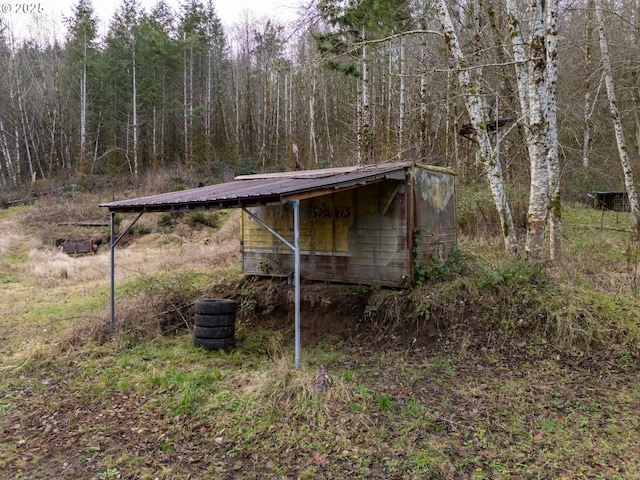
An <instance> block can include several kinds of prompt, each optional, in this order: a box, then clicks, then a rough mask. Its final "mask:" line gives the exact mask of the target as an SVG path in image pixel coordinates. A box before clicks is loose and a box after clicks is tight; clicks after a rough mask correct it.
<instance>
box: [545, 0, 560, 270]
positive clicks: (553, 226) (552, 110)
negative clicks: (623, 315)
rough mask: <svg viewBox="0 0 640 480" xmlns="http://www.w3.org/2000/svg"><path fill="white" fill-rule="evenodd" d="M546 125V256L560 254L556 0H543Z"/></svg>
mask: <svg viewBox="0 0 640 480" xmlns="http://www.w3.org/2000/svg"><path fill="white" fill-rule="evenodd" d="M546 8H547V17H546V31H547V38H546V42H547V125H548V136H547V140H548V142H549V148H548V152H547V161H548V165H549V257H550V258H551V260H556V259H558V258H560V256H561V255H562V222H561V216H562V191H561V189H560V162H559V160H558V122H557V105H558V0H547V4H546Z"/></svg>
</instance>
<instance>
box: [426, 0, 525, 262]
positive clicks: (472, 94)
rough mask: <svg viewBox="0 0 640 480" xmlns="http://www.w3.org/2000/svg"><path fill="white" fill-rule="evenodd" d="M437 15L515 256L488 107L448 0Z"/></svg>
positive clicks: (442, 2)
mask: <svg viewBox="0 0 640 480" xmlns="http://www.w3.org/2000/svg"><path fill="white" fill-rule="evenodd" d="M436 9H437V14H438V18H439V20H440V23H441V24H442V29H443V31H444V38H445V42H446V43H447V47H448V48H449V51H450V52H451V54H452V56H453V59H454V61H455V64H456V68H457V70H458V83H459V85H460V88H461V89H462V92H463V95H464V97H465V104H466V107H467V112H468V114H469V118H470V120H471V127H472V130H473V132H472V135H473V138H474V141H475V142H476V143H477V145H478V153H479V157H480V160H481V162H482V165H483V167H484V171H485V174H486V176H487V179H488V181H489V187H490V189H491V193H492V195H493V200H494V203H495V205H496V208H497V210H498V216H499V218H500V224H501V226H502V233H503V238H504V244H505V248H506V249H507V251H508V252H510V253H512V254H515V253H517V252H518V241H517V238H516V231H515V226H514V223H513V218H512V216H511V209H510V207H509V203H508V201H507V194H506V191H505V188H504V180H503V172H502V166H501V165H500V161H499V158H498V157H497V156H496V155H495V151H494V149H493V146H492V145H491V141H490V139H489V135H488V132H487V124H486V121H485V116H484V114H483V110H484V107H485V105H483V104H484V101H483V99H482V97H481V96H480V95H479V94H478V84H477V82H474V81H473V80H472V79H471V74H470V69H469V66H468V64H467V60H466V57H465V56H464V53H463V52H462V48H461V47H460V43H459V41H458V36H457V34H456V31H455V29H454V27H453V22H452V21H451V16H450V14H449V7H448V6H447V4H446V2H445V0H439V1H438V3H437V5H436Z"/></svg>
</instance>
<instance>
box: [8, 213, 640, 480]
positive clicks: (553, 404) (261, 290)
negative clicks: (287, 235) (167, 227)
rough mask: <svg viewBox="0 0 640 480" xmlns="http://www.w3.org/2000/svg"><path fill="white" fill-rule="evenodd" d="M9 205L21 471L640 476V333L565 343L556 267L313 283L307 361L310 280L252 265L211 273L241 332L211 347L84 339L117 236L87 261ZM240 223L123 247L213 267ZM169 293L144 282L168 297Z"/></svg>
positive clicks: (12, 408) (127, 258)
mask: <svg viewBox="0 0 640 480" xmlns="http://www.w3.org/2000/svg"><path fill="white" fill-rule="evenodd" d="M0 222H1V223H2V225H0V257H1V259H0V282H1V283H2V284H3V285H2V287H3V288H2V293H0V296H2V301H1V302H0V305H1V306H0V308H1V309H2V310H1V312H0V313H2V316H1V317H0V339H1V343H0V345H2V346H1V347H0V352H1V353H0V355H2V360H1V361H0V412H1V414H0V469H2V472H3V473H2V476H3V478H28V479H70V478H96V479H107V478H123V479H124V478H130V479H145V478H148V479H155V478H167V479H169V478H171V479H179V478H183V479H186V478H189V479H206V478H213V479H223V478H224V479H235V478H237V479H241V478H242V479H247V478H248V479H265V478H274V479H276V478H277V479H282V478H287V479H297V478H301V479H321V478H331V479H345V478H362V479H376V478H378V479H411V478H443V479H470V478H475V479H482V478H486V479H501V478H504V479H507V478H536V479H537V478H547V479H561V478H566V479H578V478H607V479H631V478H640V460H639V458H638V454H637V445H639V444H640V423H639V420H638V416H637V406H638V404H640V393H639V392H640V377H639V374H638V364H637V358H636V357H635V356H634V354H633V349H629V348H627V347H626V346H624V345H623V344H622V340H621V341H619V342H615V343H612V344H611V348H612V350H616V349H617V353H616V352H614V351H609V352H602V351H598V350H595V349H589V348H586V347H585V348H578V347H573V348H559V347H558V345H554V344H552V343H551V342H550V341H548V339H547V338H546V337H545V336H544V335H543V334H542V333H544V328H542V329H536V328H534V322H533V320H535V319H536V318H538V317H537V315H539V312H541V311H543V312H544V311H545V310H541V307H540V305H537V304H536V303H535V298H536V296H540V295H541V293H540V292H542V291H543V288H547V285H541V286H540V290H538V289H536V288H537V287H536V286H535V285H534V284H533V282H531V279H528V278H527V279H525V281H524V283H526V284H527V285H530V284H532V285H533V286H532V287H531V289H530V291H529V290H527V289H524V288H523V287H522V285H523V283H518V284H515V285H514V286H511V287H510V286H509V285H507V284H505V283H500V284H499V286H498V287H497V288H494V289H490V288H485V289H475V290H474V289H473V288H472V286H471V285H470V284H467V283H464V282H459V284H456V285H446V286H445V285H440V286H439V285H437V284H432V285H426V286H425V287H423V288H422V289H418V290H416V291H415V292H402V291H393V290H381V289H369V288H366V287H362V286H360V287H358V286H344V285H329V284H314V283H305V284H304V285H302V299H303V305H302V308H303V312H302V313H303V314H302V318H303V327H302V340H303V350H302V368H301V369H300V370H299V371H295V370H293V368H292V366H293V358H292V346H293V309H292V291H293V290H292V287H291V286H290V285H287V284H286V282H284V283H283V282H282V280H276V279H261V280H250V281H245V280H243V279H239V278H237V275H236V274H234V275H235V277H234V275H231V277H233V278H232V279H231V280H227V279H225V278H219V277H212V278H214V279H215V282H214V283H213V284H212V285H210V286H209V287H208V290H207V292H208V295H209V296H214V295H221V296H231V297H233V298H235V299H236V300H237V301H238V306H239V309H238V316H237V331H236V346H235V348H233V349H231V350H229V351H217V352H206V351H204V350H201V349H196V348H194V347H193V344H192V341H191V337H190V333H189V332H188V331H187V330H186V328H182V329H181V330H180V329H179V330H178V331H177V332H176V333H175V334H173V335H169V336H156V337H153V336H152V337H150V338H143V339H134V338H130V337H127V335H126V332H125V333H123V334H122V335H120V336H118V337H117V338H116V340H115V341H107V342H106V343H101V342H92V341H91V340H90V339H87V340H86V341H85V342H84V343H80V344H78V346H76V347H74V348H68V347H67V346H65V345H64V344H63V342H61V341H60V338H62V337H63V335H64V334H66V333H67V332H68V328H69V325H72V326H74V325H78V324H80V323H90V321H91V320H92V318H94V317H95V318H96V319H98V320H99V321H104V319H105V316H104V314H105V309H106V305H107V296H106V293H107V278H106V276H105V275H104V268H105V266H106V265H108V261H107V262H105V260H106V259H105V258H104V257H105V256H106V253H105V252H100V253H99V254H98V255H97V256H95V257H88V258H86V259H73V261H71V260H70V259H68V258H66V257H59V256H58V253H56V252H53V251H51V250H47V249H46V248H45V247H42V246H40V244H39V243H38V241H34V240H33V231H31V230H29V229H25V228H23V227H22V226H21V225H22V223H21V222H19V221H16V217H15V216H14V215H10V216H4V217H0ZM8 226H11V228H8ZM180 228H183V227H180ZM235 229H237V224H236V225H235V226H234V224H233V222H228V223H226V224H225V227H223V228H222V229H220V230H216V231H206V230H201V229H191V230H189V231H186V230H185V231H182V232H180V233H179V234H175V236H174V237H171V238H169V240H167V238H166V236H165V237H162V236H159V235H158V236H156V235H154V234H151V235H146V236H144V237H142V238H138V239H136V240H135V241H134V242H133V243H131V244H129V246H127V247H126V248H125V249H123V250H122V251H118V258H119V259H120V261H121V262H122V264H121V265H122V266H123V269H122V271H121V273H120V274H119V275H120V277H119V279H118V280H119V284H123V285H125V284H126V285H128V284H129V283H131V287H130V288H131V289H132V290H133V289H134V287H136V288H138V285H139V284H143V285H147V284H148V283H149V281H148V277H147V275H151V277H150V278H151V279H152V280H153V282H151V283H152V284H153V285H152V287H153V288H158V287H157V286H158V285H161V286H162V285H163V282H164V281H165V280H166V279H167V278H169V274H168V273H166V272H172V273H174V274H176V272H181V271H183V270H185V269H186V270H187V271H188V273H189V275H190V276H191V277H193V278H196V279H200V278H201V277H199V276H197V275H196V273H197V274H198V275H200V274H201V271H200V270H197V271H196V269H193V267H187V265H189V264H190V263H193V259H194V258H197V259H199V261H200V266H202V267H204V268H203V270H204V271H206V272H208V274H210V273H211V272H210V271H213V270H220V269H225V268H229V265H233V264H234V263H237V253H234V252H237V247H238V243H237V235H235V234H234V233H233V232H234V231H237V230H235ZM7 232H11V234H9V233H7ZM76 260H78V261H76ZM65 262H67V263H65ZM157 271H162V272H163V275H162V276H160V275H158V274H156V273H153V272H157ZM64 272H66V274H65V273H64ZM503 274H504V272H503ZM504 275H506V274H504ZM191 277H190V278H191ZM207 278H208V277H207ZM488 278H489V279H492V278H494V276H489V277H488ZM198 281H200V280H198ZM145 282H146V283H145ZM172 285H173V284H172V283H169V287H171V286H172ZM87 286H89V287H90V288H87ZM5 287H6V288H5ZM146 288H149V287H146ZM447 288H449V290H447ZM136 291H139V290H136ZM143 291H144V290H143ZM154 291H155V290H154ZM42 292H45V293H42ZM166 292H167V290H166V289H162V290H160V294H156V295H155V296H151V295H147V296H145V295H142V296H141V295H138V297H137V298H139V299H140V300H139V302H140V303H143V307H144V309H145V310H148V311H153V305H152V304H151V301H153V302H158V301H159V299H158V298H157V297H160V296H162V295H163V294H166ZM125 293H126V292H124V291H123V292H121V296H122V297H126V294H125ZM449 296H451V297H452V298H454V300H453V301H451V300H450V299H449ZM179 298H182V297H179ZM125 300H126V298H125ZM165 300H167V299H165ZM34 302H37V303H38V304H39V307H40V308H41V309H40V310H37V311H34V309H33V308H32V305H33V303H34ZM145 302H146V303H145ZM124 303H125V304H126V302H124ZM514 303H517V305H519V309H514V308H513V304H514ZM548 307H549V308H552V307H553V305H550V306H548ZM136 308H137V306H136ZM505 309H508V310H505ZM505 311H509V312H512V313H513V312H515V313H517V318H516V317H514V321H513V322H511V321H509V322H507V321H506V320H508V319H505V316H504V312H505ZM128 312H129V316H135V315H136V314H137V313H139V312H140V310H136V309H132V308H131V309H130V310H128ZM585 312H586V313H589V312H588V311H581V312H579V313H580V314H581V315H583V316H585V315H586V313H585ZM125 313H126V312H125ZM515 313H514V315H515ZM491 315H494V316H495V317H496V318H495V322H494V323H493V324H491V323H488V322H487V321H486V318H488V317H491ZM43 319H46V321H43ZM483 319H485V320H484V321H481V320H483ZM133 320H135V318H132V319H129V321H133ZM511 323H514V324H515V325H516V327H513V326H512V325H511ZM545 328H546V327H545ZM501 329H502V330H501ZM42 330H47V331H46V332H43V331H42ZM77 331H78V332H83V330H77ZM87 332H89V330H87ZM614 333H615V332H610V334H611V335H612V336H615V335H614ZM576 335H577V333H576ZM585 338H586V336H585ZM623 347H624V348H623ZM321 364H323V365H327V366H328V371H329V374H330V376H331V378H332V384H331V387H330V388H329V390H328V391H327V393H326V394H324V395H320V394H318V393H317V392H316V391H315V389H314V376H315V374H316V371H317V368H318V366H319V365H321Z"/></svg>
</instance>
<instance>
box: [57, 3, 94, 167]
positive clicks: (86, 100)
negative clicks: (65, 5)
mask: <svg viewBox="0 0 640 480" xmlns="http://www.w3.org/2000/svg"><path fill="white" fill-rule="evenodd" d="M97 23H98V20H97V17H96V16H95V14H94V9H93V5H92V2H91V0H79V1H78V3H77V4H76V6H75V7H74V10H73V13H72V15H71V16H70V17H67V18H65V25H66V27H67V36H66V41H65V46H64V48H65V84H67V85H70V86H72V92H73V94H74V95H73V99H72V104H73V105H74V107H73V110H74V112H72V111H70V112H68V118H69V120H71V119H75V118H78V119H79V126H78V127H79V128H78V135H77V138H78V142H77V143H74V144H73V145H74V151H77V152H78V159H79V160H78V165H77V170H78V171H79V173H81V174H87V173H89V171H90V166H89V155H90V152H89V150H88V147H89V145H88V142H89V140H88V138H89V136H88V130H89V129H90V127H89V104H90V103H91V101H90V96H91V88H90V83H91V82H90V78H95V77H94V71H95V66H96V61H97V58H98V49H97V40H96V38H97ZM76 112H77V113H76ZM78 113H79V115H78Z"/></svg>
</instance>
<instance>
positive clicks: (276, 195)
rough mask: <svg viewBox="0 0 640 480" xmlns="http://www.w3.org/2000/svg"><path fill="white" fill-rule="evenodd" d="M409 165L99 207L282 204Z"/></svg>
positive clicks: (275, 177) (283, 178)
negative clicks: (304, 195)
mask: <svg viewBox="0 0 640 480" xmlns="http://www.w3.org/2000/svg"><path fill="white" fill-rule="evenodd" d="M411 165H412V163H411V162H401V163H388V164H380V165H370V166H366V167H343V168H332V169H323V170H304V171H295V172H282V173H270V174H258V175H245V176H240V177H236V179H235V180H234V181H232V182H227V183H220V184H217V185H210V186H206V187H199V188H194V189H190V190H182V191H176V192H169V193H162V194H159V195H151V196H147V197H140V198H133V199H129V200H120V201H116V202H109V203H102V204H100V206H101V207H105V208H108V209H109V210H111V211H121V212H142V211H166V210H178V209H196V208H231V207H238V206H250V205H260V204H262V205H264V204H270V203H284V202H286V201H288V200H290V199H292V198H295V196H296V195H302V194H306V196H313V192H315V191H317V192H318V194H319V195H320V194H324V193H326V191H327V189H334V190H339V189H342V188H349V187H352V186H354V185H358V184H366V183H371V182H374V181H377V180H381V179H383V178H388V177H389V175H393V173H394V172H398V173H400V171H404V170H405V169H406V168H408V167H409V166H411ZM402 174H403V175H404V172H402Z"/></svg>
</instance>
